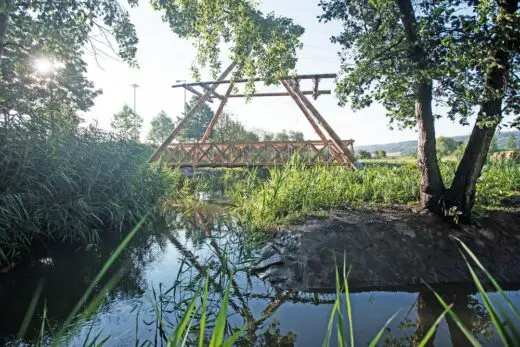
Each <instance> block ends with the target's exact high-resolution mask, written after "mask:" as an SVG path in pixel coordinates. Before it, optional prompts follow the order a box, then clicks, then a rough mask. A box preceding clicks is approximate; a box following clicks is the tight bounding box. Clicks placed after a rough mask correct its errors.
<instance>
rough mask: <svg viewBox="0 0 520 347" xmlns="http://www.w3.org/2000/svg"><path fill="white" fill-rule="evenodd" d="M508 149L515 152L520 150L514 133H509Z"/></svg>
mask: <svg viewBox="0 0 520 347" xmlns="http://www.w3.org/2000/svg"><path fill="white" fill-rule="evenodd" d="M507 148H509V149H511V150H515V149H517V148H518V145H517V142H516V136H515V134H513V133H509V135H508V136H507Z"/></svg>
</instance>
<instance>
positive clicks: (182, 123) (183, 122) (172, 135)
mask: <svg viewBox="0 0 520 347" xmlns="http://www.w3.org/2000/svg"><path fill="white" fill-rule="evenodd" d="M235 65H236V63H235V62H233V63H231V65H229V67H228V68H227V69H226V70H225V71H224V72H223V73H222V74H221V75H220V76H219V78H218V79H217V82H218V81H222V80H223V79H224V78H226V76H227V75H229V73H230V72H231V70H233V69H234V68H235ZM217 87H218V84H217V83H215V84H213V85H212V86H211V87H210V89H209V90H208V91H207V92H206V93H205V94H204V95H203V96H202V97H201V98H200V99H199V100H198V101H197V103H196V104H195V105H194V106H193V108H192V109H191V110H190V111H189V112H188V113H187V114H186V116H185V117H184V118H183V119H182V120H181V121H180V122H179V124H177V126H176V127H175V128H174V129H173V130H172V132H171V133H170V135H168V137H167V138H166V140H164V142H163V143H162V144H161V145H160V146H159V148H157V150H155V152H154V153H153V154H152V156H151V157H150V159H149V162H153V161H155V160H157V159H158V158H159V157H160V155H161V154H162V152H163V151H164V149H165V148H166V147H168V145H169V144H170V143H171V142H172V141H173V139H174V138H175V137H176V136H177V135H178V134H179V132H180V131H181V129H182V128H183V127H184V126H185V125H186V124H187V123H188V121H189V120H190V119H191V118H192V117H193V115H194V114H195V113H196V112H197V110H198V109H199V108H200V107H201V106H202V105H203V104H204V103H205V102H206V101H207V100H208V98H209V96H210V95H211V93H213V91H214V90H215V89H216V88H217Z"/></svg>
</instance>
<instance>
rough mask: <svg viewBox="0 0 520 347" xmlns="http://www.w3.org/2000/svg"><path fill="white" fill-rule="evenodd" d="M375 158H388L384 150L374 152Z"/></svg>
mask: <svg viewBox="0 0 520 347" xmlns="http://www.w3.org/2000/svg"><path fill="white" fill-rule="evenodd" d="M374 157H375V158H376V159H384V158H386V152H385V151H383V150H382V149H381V150H377V151H375V152H374Z"/></svg>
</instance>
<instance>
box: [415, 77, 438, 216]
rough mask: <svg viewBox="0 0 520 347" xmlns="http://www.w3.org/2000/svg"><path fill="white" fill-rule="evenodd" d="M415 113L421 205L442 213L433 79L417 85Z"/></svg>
mask: <svg viewBox="0 0 520 347" xmlns="http://www.w3.org/2000/svg"><path fill="white" fill-rule="evenodd" d="M415 115H416V117H417V126H418V131H419V141H418V142H417V160H418V162H419V169H420V170H421V191H420V194H421V206H422V207H423V208H427V209H428V210H430V211H433V212H437V213H440V212H441V204H440V200H441V197H442V196H443V194H444V183H443V182H442V176H441V172H440V170H439V163H438V161H437V151H436V148H437V143H436V140H435V120H434V118H433V113H432V84H431V81H424V82H420V83H419V84H418V85H417V90H416V101H415Z"/></svg>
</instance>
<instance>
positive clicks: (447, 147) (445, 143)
mask: <svg viewBox="0 0 520 347" xmlns="http://www.w3.org/2000/svg"><path fill="white" fill-rule="evenodd" d="M461 144H462V142H460V141H457V140H455V139H454V138H452V137H444V136H441V137H439V138H438V139H437V153H439V155H440V156H446V155H451V154H453V152H455V150H456V149H457V148H459V147H460V145H461Z"/></svg>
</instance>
